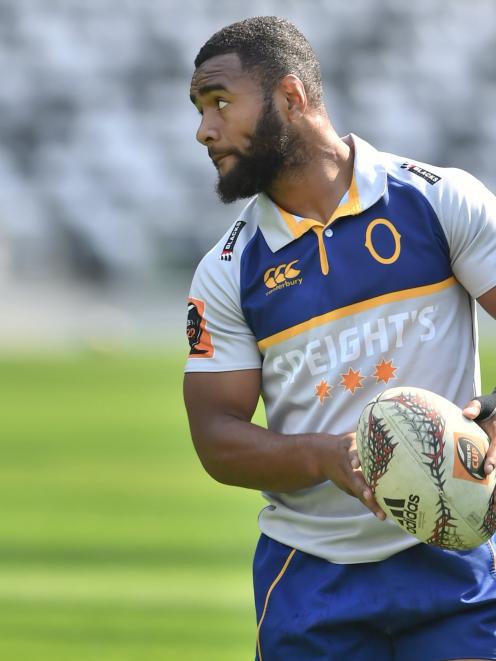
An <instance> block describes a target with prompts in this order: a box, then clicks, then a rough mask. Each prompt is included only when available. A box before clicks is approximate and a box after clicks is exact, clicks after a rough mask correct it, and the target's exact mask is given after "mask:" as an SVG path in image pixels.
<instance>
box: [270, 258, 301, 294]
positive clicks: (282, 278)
mask: <svg viewBox="0 0 496 661" xmlns="http://www.w3.org/2000/svg"><path fill="white" fill-rule="evenodd" d="M298 261H299V260H297V259H294V260H293V261H292V262H289V264H279V266H272V267H271V268H270V269H267V270H266V271H265V273H264V282H265V286H266V287H267V288H268V289H274V287H277V286H278V285H283V284H284V283H285V282H286V281H287V280H293V278H297V277H298V276H299V275H300V271H299V270H298V269H295V268H294V265H295V264H297V263H298Z"/></svg>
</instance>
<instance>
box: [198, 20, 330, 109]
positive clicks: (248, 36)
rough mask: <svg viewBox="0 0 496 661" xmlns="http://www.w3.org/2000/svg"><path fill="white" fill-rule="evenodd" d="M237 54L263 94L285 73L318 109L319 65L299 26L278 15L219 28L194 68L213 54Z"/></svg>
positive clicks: (203, 48) (268, 92)
mask: <svg viewBox="0 0 496 661" xmlns="http://www.w3.org/2000/svg"><path fill="white" fill-rule="evenodd" d="M228 53H236V54H237V55H238V57H239V59H240V61H241V66H242V67H243V70H245V71H253V72H255V73H256V75H257V77H258V78H259V80H260V83H261V85H262V88H263V89H264V92H265V95H266V96H267V95H269V94H271V93H272V92H273V90H274V89H275V87H276V85H277V83H278V82H279V81H280V80H281V78H283V77H284V76H287V75H288V74H294V75H296V76H298V78H300V80H301V81H302V83H303V85H304V86H305V91H306V93H307V97H308V101H309V104H310V105H311V106H312V107H314V108H321V107H322V106H323V102H322V80H321V77H320V64H319V61H318V59H317V56H316V55H315V53H314V51H313V49H312V47H311V46H310V44H309V43H308V41H307V39H306V37H305V36H304V35H303V34H302V33H301V32H300V31H299V30H298V28H297V27H296V26H295V25H293V23H290V22H289V21H287V20H285V19H284V18H278V17H277V16H254V17H252V18H245V19H244V20H242V21H239V22H237V23H232V24H231V25H227V26H226V27H224V28H222V29H221V30H219V31H218V32H216V33H215V34H213V35H212V36H211V37H210V39H209V40H208V41H207V42H206V43H205V44H204V45H203V46H202V47H201V49H200V51H199V52H198V55H197V56H196V58H195V68H196V69H197V68H198V67H199V66H200V65H201V64H203V62H205V61H206V60H209V59H210V58H211V57H215V56H216V55H226V54H228Z"/></svg>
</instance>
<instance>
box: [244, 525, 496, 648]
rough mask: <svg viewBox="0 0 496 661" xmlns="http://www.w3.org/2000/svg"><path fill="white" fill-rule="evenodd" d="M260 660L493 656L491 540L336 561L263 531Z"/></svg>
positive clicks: (495, 619) (495, 609)
mask: <svg viewBox="0 0 496 661" xmlns="http://www.w3.org/2000/svg"><path fill="white" fill-rule="evenodd" d="M254 586H255V604H256V610H257V623H258V629H257V634H258V635H257V654H256V659H257V661H314V660H315V661H316V660H317V659H319V661H320V660H322V661H324V660H325V661H334V660H336V661H337V660H339V661H343V659H344V660H346V661H348V660H349V661H445V660H447V659H460V658H462V659H463V658H470V659H474V658H475V659H496V556H495V546H494V541H493V542H492V543H491V542H488V543H486V544H483V545H482V546H480V547H479V548H477V549H473V550H471V551H460V552H457V551H443V550H441V549H438V548H435V547H433V546H428V545H426V544H418V545H417V546H414V547H412V548H410V549H407V550H406V551H403V552H401V553H398V554H396V555H394V556H392V557H390V558H388V559H387V560H383V561H382V562H371V563H364V564H354V565H337V564H333V563H330V562H327V561H326V560H322V559H320V558H316V557H314V556H311V555H308V554H306V553H303V552H302V551H296V550H294V549H291V548H290V547H288V546H285V545H284V544H280V543H279V542H276V541H274V540H272V539H270V538H268V537H266V536H265V535H262V536H261V538H260V541H259V543H258V546H257V550H256V553H255V561H254Z"/></svg>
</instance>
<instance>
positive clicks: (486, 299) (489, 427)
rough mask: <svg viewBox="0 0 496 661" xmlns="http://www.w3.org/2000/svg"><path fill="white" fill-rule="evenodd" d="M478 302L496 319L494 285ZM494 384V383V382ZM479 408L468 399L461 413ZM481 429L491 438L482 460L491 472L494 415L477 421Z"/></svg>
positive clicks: (495, 451)
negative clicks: (479, 421)
mask: <svg viewBox="0 0 496 661" xmlns="http://www.w3.org/2000/svg"><path fill="white" fill-rule="evenodd" d="M477 300H478V302H479V303H480V304H481V305H482V307H483V308H484V310H485V311H486V312H487V313H488V314H490V315H491V316H492V317H493V318H494V319H496V287H493V288H492V289H490V290H489V291H488V292H486V293H485V294H483V295H482V296H480V297H479V298H478V299H477ZM495 385H496V384H495ZM480 410H481V405H480V402H479V401H478V400H476V399H473V400H472V401H470V402H469V403H468V404H467V405H466V406H465V408H464V409H463V414H464V415H465V416H466V417H467V418H470V419H472V420H473V419H474V418H476V417H477V416H478V415H479V413H480ZM479 424H480V426H481V427H482V429H484V431H485V432H486V434H487V435H488V436H489V438H490V440H491V444H490V446H489V449H488V451H487V454H486V458H485V461H484V469H485V471H486V473H492V471H493V470H494V467H495V466H496V416H493V417H492V418H490V419H489V420H486V421H485V422H481V423H479Z"/></svg>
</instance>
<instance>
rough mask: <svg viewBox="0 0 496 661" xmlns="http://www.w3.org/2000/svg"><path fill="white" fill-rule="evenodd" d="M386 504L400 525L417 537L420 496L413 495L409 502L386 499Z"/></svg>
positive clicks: (401, 499) (409, 497) (399, 499)
mask: <svg viewBox="0 0 496 661" xmlns="http://www.w3.org/2000/svg"><path fill="white" fill-rule="evenodd" d="M384 502H385V503H386V505H387V506H388V507H389V509H390V510H391V514H392V515H393V516H394V518H395V519H396V520H397V521H398V523H399V524H400V525H401V526H403V528H406V530H408V532H409V533H411V534H412V535H416V534H417V519H418V514H419V511H418V509H419V502H420V496H416V495H414V494H412V493H411V494H410V495H409V496H408V500H405V498H384Z"/></svg>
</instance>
